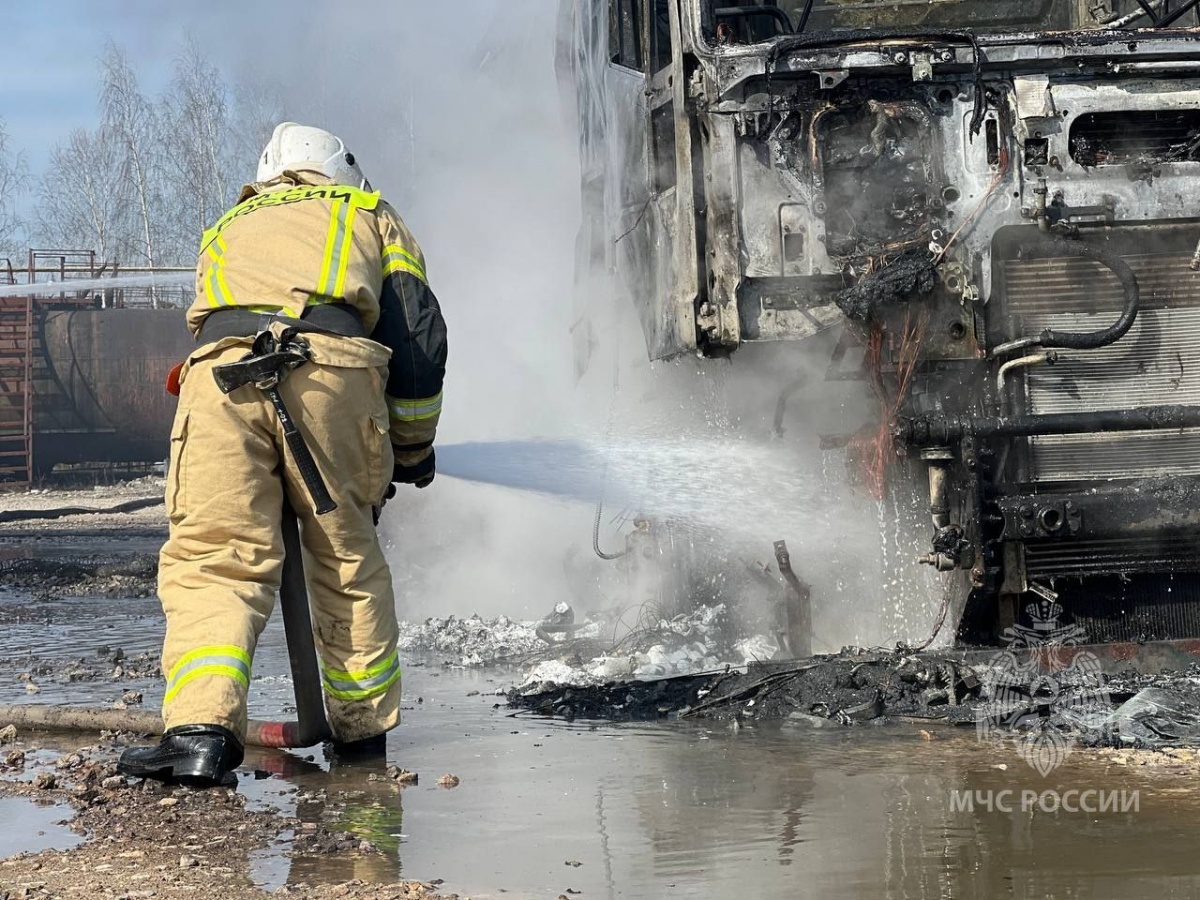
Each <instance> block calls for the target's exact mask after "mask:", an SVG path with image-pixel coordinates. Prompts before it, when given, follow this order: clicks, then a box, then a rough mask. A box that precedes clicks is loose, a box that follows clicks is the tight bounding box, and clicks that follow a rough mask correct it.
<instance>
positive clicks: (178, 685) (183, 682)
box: [163, 663, 250, 703]
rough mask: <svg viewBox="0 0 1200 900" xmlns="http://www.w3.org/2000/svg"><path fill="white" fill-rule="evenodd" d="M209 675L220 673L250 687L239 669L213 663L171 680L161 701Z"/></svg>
mask: <svg viewBox="0 0 1200 900" xmlns="http://www.w3.org/2000/svg"><path fill="white" fill-rule="evenodd" d="M211 675H221V676H224V677H225V678H232V679H233V680H234V681H236V682H238V683H239V684H241V686H242V687H247V688H248V687H250V678H249V677H248V676H247V675H246V673H245V672H243V671H242V670H241V669H236V668H234V667H233V666H222V665H218V664H215V663H214V664H213V665H211V666H200V667H198V668H195V669H192V671H190V672H188V673H187V674H186V675H184V676H183V677H181V678H179V679H178V680H176V681H173V682H171V687H170V689H169V690H168V691H167V692H166V693H165V694H164V695H163V703H167V702H169V701H171V700H173V699H174V698H175V695H176V694H178V693H179V692H180V691H181V690H183V688H184V687H186V686H187V685H188V684H190V683H191V682H193V681H195V680H196V679H197V678H205V677H208V676H211Z"/></svg>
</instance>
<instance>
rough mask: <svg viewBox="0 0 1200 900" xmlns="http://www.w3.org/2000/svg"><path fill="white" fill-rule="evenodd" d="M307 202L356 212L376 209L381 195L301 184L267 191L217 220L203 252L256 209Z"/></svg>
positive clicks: (203, 241)
mask: <svg viewBox="0 0 1200 900" xmlns="http://www.w3.org/2000/svg"><path fill="white" fill-rule="evenodd" d="M304 200H330V201H335V202H341V203H349V204H352V205H353V206H354V207H355V208H356V209H375V208H376V207H377V206H378V205H379V193H378V192H377V191H376V192H374V193H367V192H366V191H363V190H360V189H359V188H355V187H350V186H349V185H346V184H322V185H308V184H301V185H295V186H289V187H281V188H278V189H275V190H269V191H264V192H263V193H261V194H255V195H254V196H253V197H250V198H249V199H248V200H246V201H245V202H243V203H239V204H238V205H237V206H235V207H234V208H233V209H231V210H229V212H227V213H225V215H223V216H221V218H220V219H218V220H217V224H215V225H214V226H213V227H212V228H210V229H208V231H206V232H204V237H203V238H202V239H201V242H200V247H201V251H203V250H204V249H206V248H207V247H208V245H209V244H211V243H212V242H213V240H214V239H215V238H216V237H217V235H219V234H220V233H221V232H222V231H224V230H225V229H226V228H228V227H229V225H230V224H231V223H232V222H234V221H235V220H237V219H240V218H241V217H242V216H245V215H249V214H250V213H252V212H254V211H255V210H257V209H262V208H264V207H267V206H285V205H287V204H290V203H300V202H301V201H304Z"/></svg>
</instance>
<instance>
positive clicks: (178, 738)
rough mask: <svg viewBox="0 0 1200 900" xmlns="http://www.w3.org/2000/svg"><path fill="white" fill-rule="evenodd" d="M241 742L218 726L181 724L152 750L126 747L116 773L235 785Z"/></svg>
mask: <svg viewBox="0 0 1200 900" xmlns="http://www.w3.org/2000/svg"><path fill="white" fill-rule="evenodd" d="M243 755H244V754H243V750H242V742H241V741H239V740H238V739H237V737H236V736H235V735H234V733H233V732H232V731H230V730H229V729H228V728H222V727H221V726H220V725H183V726H181V727H179V728H172V729H171V730H170V731H168V732H166V733H165V734H164V735H163V736H162V740H161V741H159V742H158V746H156V747H130V748H129V749H128V750H126V751H125V752H124V753H122V754H121V758H120V760H118V762H117V771H118V772H120V773H121V774H122V775H128V776H131V777H133V778H153V779H155V780H156V781H165V782H168V783H179V784H188V785H192V786H193V787H217V786H221V785H225V786H228V785H232V784H236V783H237V778H236V776H234V774H233V770H234V769H236V768H237V767H238V766H240V765H241V764H242V758H243Z"/></svg>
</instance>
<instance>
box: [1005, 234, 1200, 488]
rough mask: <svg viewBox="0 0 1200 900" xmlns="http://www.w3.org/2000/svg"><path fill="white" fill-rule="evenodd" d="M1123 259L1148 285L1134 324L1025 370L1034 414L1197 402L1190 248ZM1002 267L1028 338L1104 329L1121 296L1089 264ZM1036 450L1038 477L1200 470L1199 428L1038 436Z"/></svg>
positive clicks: (1199, 307)
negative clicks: (1114, 339) (1118, 336)
mask: <svg viewBox="0 0 1200 900" xmlns="http://www.w3.org/2000/svg"><path fill="white" fill-rule="evenodd" d="M1125 259H1126V262H1128V263H1129V265H1130V266H1131V267H1132V268H1133V270H1134V271H1135V272H1136V273H1137V275H1138V281H1139V284H1140V285H1141V289H1142V311H1141V313H1140V314H1139V316H1138V321H1137V324H1135V325H1134V327H1133V329H1132V330H1131V331H1130V332H1129V334H1128V335H1126V337H1125V338H1123V339H1122V340H1121V341H1119V342H1118V343H1116V344H1114V345H1113V346H1111V347H1105V348H1102V349H1100V350H1088V351H1082V350H1063V351H1060V354H1059V355H1060V359H1059V362H1058V364H1057V365H1055V366H1040V367H1038V368H1036V369H1031V370H1028V372H1027V373H1026V375H1025V390H1026V403H1027V405H1028V409H1029V411H1030V412H1032V413H1035V414H1052V413H1066V412H1093V411H1096V410H1104V409H1127V408H1130V407H1137V406H1163V405H1170V404H1189V405H1190V404H1195V405H1200V339H1198V336H1200V273H1196V272H1193V271H1192V270H1191V268H1190V262H1191V256H1190V255H1189V254H1178V253H1176V254H1136V255H1130V256H1127V257H1125ZM1002 272H1003V277H1004V287H1005V302H1006V304H1007V307H1006V308H1007V310H1008V311H1009V312H1010V313H1011V314H1013V315H1014V316H1015V317H1016V318H1017V321H1018V322H1019V329H1020V331H1021V333H1023V334H1033V333H1036V332H1038V331H1041V330H1042V329H1044V328H1055V329H1058V330H1063V331H1094V330H1097V329H1100V328H1104V327H1106V326H1107V325H1109V324H1111V323H1112V322H1113V320H1114V319H1115V318H1116V316H1117V315H1118V314H1119V311H1120V309H1121V306H1122V304H1123V301H1124V296H1123V293H1122V291H1121V287H1120V284H1119V282H1118V281H1117V279H1116V277H1115V276H1114V275H1113V274H1112V272H1110V271H1109V270H1108V269H1107V268H1105V267H1104V266H1102V265H1100V264H1099V263H1097V262H1094V261H1092V260H1085V259H1073V258H1072V259H1030V260H1007V261H1005V262H1004V263H1003V264H1002ZM1085 310H1086V312H1085ZM1030 446H1031V451H1032V454H1031V455H1032V466H1033V470H1032V472H1031V475H1032V478H1033V480H1034V481H1037V482H1059V481H1079V480H1091V479H1097V478H1101V479H1106V480H1112V479H1122V478H1142V477H1153V476H1162V475H1171V474H1175V475H1185V474H1186V475H1194V474H1200V429H1190V430H1186V431H1177V432H1134V433H1131V434H1120V435H1070V436H1055V437H1039V438H1032V439H1031V440H1030Z"/></svg>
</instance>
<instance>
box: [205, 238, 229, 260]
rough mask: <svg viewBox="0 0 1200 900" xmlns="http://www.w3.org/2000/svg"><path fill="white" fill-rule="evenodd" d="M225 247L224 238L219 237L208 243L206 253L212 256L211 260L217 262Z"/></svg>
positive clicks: (223, 253)
mask: <svg viewBox="0 0 1200 900" xmlns="http://www.w3.org/2000/svg"><path fill="white" fill-rule="evenodd" d="M225 249H226V245H225V238H223V237H219V238H217V239H216V240H215V241H213V242H212V243H211V244H209V245H208V255H209V256H210V257H211V258H212V261H213V262H215V263H219V262H220V261H221V257H222V256H224V255H225Z"/></svg>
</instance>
